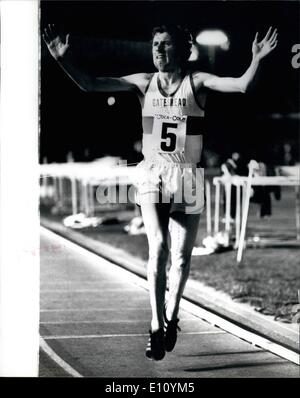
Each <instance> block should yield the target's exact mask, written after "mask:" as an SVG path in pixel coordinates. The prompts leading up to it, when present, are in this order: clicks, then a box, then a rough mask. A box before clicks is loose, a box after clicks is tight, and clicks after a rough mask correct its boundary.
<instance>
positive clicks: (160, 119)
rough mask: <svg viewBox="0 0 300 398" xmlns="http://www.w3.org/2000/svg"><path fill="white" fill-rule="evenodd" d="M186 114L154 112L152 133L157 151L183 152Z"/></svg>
mask: <svg viewBox="0 0 300 398" xmlns="http://www.w3.org/2000/svg"><path fill="white" fill-rule="evenodd" d="M186 121H187V116H175V115H173V116H172V115H160V114H156V115H155V116H154V120H153V130H152V134H153V136H154V137H155V141H156V143H157V144H158V151H159V152H183V151H184V145H185V136H186Z"/></svg>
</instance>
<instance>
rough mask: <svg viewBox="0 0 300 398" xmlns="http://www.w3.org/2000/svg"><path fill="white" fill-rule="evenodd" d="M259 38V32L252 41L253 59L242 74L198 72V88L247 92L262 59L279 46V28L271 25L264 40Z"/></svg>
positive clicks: (195, 77)
mask: <svg viewBox="0 0 300 398" xmlns="http://www.w3.org/2000/svg"><path fill="white" fill-rule="evenodd" d="M257 39H258V33H256V35H255V39H254V41H253V43H252V61H251V63H250V66H249V67H248V69H247V70H246V72H245V73H244V74H243V75H242V76H240V77H218V76H215V75H211V74H208V73H205V74H203V73H202V74H201V73H198V74H195V76H194V81H195V86H196V89H197V87H199V88H200V86H201V85H203V86H204V87H207V88H209V89H211V90H215V91H219V92H224V93H226V92H227V93H235V92H240V93H245V92H246V91H247V89H248V88H249V86H250V85H251V83H252V82H253V80H254V78H255V75H256V72H257V69H258V67H259V65H260V61H261V60H262V59H263V58H264V57H266V56H267V55H268V54H269V53H270V52H271V51H273V50H274V48H275V47H276V46H277V30H276V29H275V30H274V31H273V32H272V27H270V28H269V30H268V32H267V34H266V36H265V37H264V38H263V40H262V41H260V42H258V41H257Z"/></svg>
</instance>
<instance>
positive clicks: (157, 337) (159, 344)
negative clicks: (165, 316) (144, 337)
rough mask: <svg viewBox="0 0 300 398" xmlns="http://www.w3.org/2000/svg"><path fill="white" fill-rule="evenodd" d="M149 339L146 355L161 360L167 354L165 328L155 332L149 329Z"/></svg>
mask: <svg viewBox="0 0 300 398" xmlns="http://www.w3.org/2000/svg"><path fill="white" fill-rule="evenodd" d="M149 334H150V336H149V341H148V344H147V347H146V357H147V358H148V359H151V360H154V361H160V360H161V359H163V357H164V356H165V347H164V329H163V328H161V329H158V330H157V331H155V332H152V331H151V330H149Z"/></svg>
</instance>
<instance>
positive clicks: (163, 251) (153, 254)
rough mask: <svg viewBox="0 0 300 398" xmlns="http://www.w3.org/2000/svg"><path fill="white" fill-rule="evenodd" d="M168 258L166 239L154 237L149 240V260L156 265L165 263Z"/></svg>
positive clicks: (158, 236)
mask: <svg viewBox="0 0 300 398" xmlns="http://www.w3.org/2000/svg"><path fill="white" fill-rule="evenodd" d="M168 256H169V248H168V241H167V239H166V238H164V237H162V236H160V235H156V236H155V237H153V238H152V239H151V240H149V260H152V261H154V262H157V263H166V262H167V260H168Z"/></svg>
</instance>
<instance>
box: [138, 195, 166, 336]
mask: <svg viewBox="0 0 300 398" xmlns="http://www.w3.org/2000/svg"><path fill="white" fill-rule="evenodd" d="M147 196H148V195H147ZM152 202H153V201H152ZM141 210H142V216H143V220H144V225H145V229H146V233H147V238H148V245H149V261H148V266H147V277H148V283H149V295H150V304H151V309H152V320H151V329H152V331H156V330H158V329H160V328H162V327H163V324H164V321H163V309H164V302H165V292H166V265H167V261H168V254H169V250H168V224H169V210H170V205H169V204H159V203H151V200H147V202H146V200H143V201H142V202H141Z"/></svg>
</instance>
